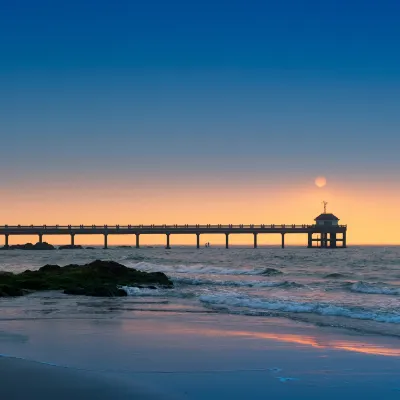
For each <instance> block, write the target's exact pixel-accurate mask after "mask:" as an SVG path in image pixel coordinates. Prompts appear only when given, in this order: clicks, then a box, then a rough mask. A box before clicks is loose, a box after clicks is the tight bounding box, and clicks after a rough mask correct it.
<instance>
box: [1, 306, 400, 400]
mask: <svg viewBox="0 0 400 400" xmlns="http://www.w3.org/2000/svg"><path fill="white" fill-rule="evenodd" d="M107 304H108V303H107ZM104 307H106V304H104ZM70 317H71V318H68V319H64V320H61V319H60V320H55V319H46V318H37V319H32V320H22V319H19V320H14V321H7V322H6V323H4V322H3V324H2V325H4V327H3V326H2V330H3V334H0V353H7V354H8V358H6V357H4V356H0V373H2V377H4V375H3V371H4V369H7V371H8V378H7V380H6V382H7V385H8V386H7V387H8V389H7V390H11V388H12V387H13V385H15V382H21V379H23V378H24V377H28V376H29V377H31V376H32V375H31V374H37V376H38V381H36V380H35V379H33V380H32V382H30V383H28V385H24V387H23V388H21V390H22V391H24V392H21V393H25V395H27V394H28V387H29V385H33V386H30V387H29V390H33V391H32V392H31V393H35V390H36V391H37V392H36V393H37V398H41V399H47V398H46V397H43V396H39V393H40V390H42V389H43V387H46V390H47V387H48V385H50V386H51V387H50V389H51V390H52V391H53V393H56V392H57V391H56V389H57V387H58V389H59V388H62V387H63V385H67V384H68V385H69V384H74V382H78V383H79V384H80V385H81V386H80V387H79V388H78V389H79V390H88V391H89V392H88V393H94V394H96V393H100V392H101V393H100V394H101V395H102V396H103V397H98V396H97V394H96V396H97V397H96V398H99V399H108V398H110V399H111V398H121V399H124V398H125V397H123V396H128V394H129V396H132V395H133V394H135V396H136V397H134V398H143V399H147V398H148V399H158V398H172V397H173V398H176V396H177V398H182V399H199V400H200V399H204V398H207V399H213V400H214V399H220V398H222V397H226V398H230V399H243V398H246V396H247V397H248V396H249V394H250V395H251V397H253V398H266V397H268V396H272V398H282V399H285V400H286V399H292V398H297V399H303V398H307V399H318V398H320V396H322V395H323V396H324V398H327V399H335V398H338V396H342V397H343V396H344V398H348V397H347V396H349V393H351V394H352V395H353V394H354V395H359V396H362V398H364V399H373V398H378V396H381V397H382V398H385V400H386V399H388V400H389V399H390V400H392V399H393V400H394V399H397V398H398V395H399V392H398V390H397V388H398V386H399V385H398V371H399V370H400V350H399V343H400V342H399V340H398V339H394V338H390V337H382V336H375V335H360V334H356V333H354V332H353V333H350V332H348V331H347V330H340V329H335V330H331V329H326V328H320V327H315V326H313V325H310V324H306V323H301V322H295V321H289V320H283V319H280V320H276V319H275V318H265V317H260V318H258V319H255V318H252V317H245V316H234V315H227V314H224V315H221V314H219V315H216V314H190V313H187V314H184V313H157V312H145V311H142V312H135V314H134V316H132V318H129V319H124V318H123V316H122V315H120V317H119V318H110V316H109V317H108V318H100V319H98V318H95V317H92V318H90V317H86V318H82V319H74V318H73V316H70ZM5 349H7V352H6V351H5ZM21 358H22V359H21ZM49 364H50V365H49ZM9 366H11V367H9ZM53 377H54V378H53ZM29 379H31V378H29ZM23 380H24V381H25V379H23ZM40 382H42V383H43V385H44V386H40V385H41V384H40V385H39V383H40ZM49 382H50V383H49ZM138 382H139V383H140V385H141V386H138V385H137V383H138ZM99 388H104V390H103V389H102V390H99ZM90 391H93V392H90ZM2 393H4V391H3V392H2ZM9 393H10V392H9ZM74 393H75V394H76V391H75V392H74ZM111 393H112V394H111ZM116 393H117V394H118V396H117V395H116ZM157 393H158V395H159V394H160V393H162V395H161V397H157ZM360 393H361V394H360ZM100 394H99V395H100ZM108 394H110V396H112V397H107V395H108ZM139 394H140V396H144V397H137V396H138V395H139ZM146 396H150V397H146ZM168 396H170V397H168ZM369 396H370V397H369ZM9 398H13V397H9ZM14 398H16V399H18V398H19V397H14ZM20 398H24V397H20ZM34 398H35V397H34ZM48 398H49V399H50V397H48ZM53 398H54V397H53ZM57 398H61V399H63V398H62V397H59V396H57ZM65 398H68V397H65ZM69 398H71V397H69ZM78 398H79V397H78ZM126 398H129V397H126Z"/></svg>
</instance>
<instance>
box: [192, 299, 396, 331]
mask: <svg viewBox="0 0 400 400" xmlns="http://www.w3.org/2000/svg"><path fill="white" fill-rule="evenodd" d="M200 301H201V302H202V303H204V304H207V305H209V306H228V307H229V306H230V307H243V308H246V309H250V310H267V311H280V312H287V313H311V314H318V315H323V316H337V317H347V318H352V319H360V320H371V321H377V322H385V323H392V324H400V313H389V312H388V313H378V312H374V311H366V310H361V309H350V308H347V307H341V306H336V305H332V304H326V303H305V302H304V303H302V302H296V301H283V300H263V299H257V298H253V297H248V296H240V295H237V294H231V295H230V294H213V295H202V296H200Z"/></svg>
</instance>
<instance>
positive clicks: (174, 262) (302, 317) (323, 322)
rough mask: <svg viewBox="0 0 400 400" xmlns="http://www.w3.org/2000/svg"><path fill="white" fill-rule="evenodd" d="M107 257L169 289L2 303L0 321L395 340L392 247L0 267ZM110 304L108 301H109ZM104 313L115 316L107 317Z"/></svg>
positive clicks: (115, 253)
mask: <svg viewBox="0 0 400 400" xmlns="http://www.w3.org/2000/svg"><path fill="white" fill-rule="evenodd" d="M95 259H102V260H114V261H117V262H120V263H122V264H124V265H126V266H129V267H132V268H136V269H139V270H143V271H162V272H164V273H166V274H167V275H168V276H169V277H170V278H171V279H172V280H173V282H174V288H173V289H157V290H152V289H138V288H126V290H127V292H128V293H129V296H128V298H123V299H118V301H117V302H116V303H115V304H114V305H110V307H109V309H107V310H102V309H100V308H99V307H98V303H99V301H100V300H99V299H93V298H88V297H76V296H68V295H64V294H61V293H48V292H47V293H36V294H32V295H29V296H25V297H21V298H15V299H2V301H1V302H0V318H1V319H2V320H7V319H10V318H11V319H12V318H14V317H15V318H16V317H18V318H20V317H21V310H23V313H22V314H23V317H24V318H35V317H39V316H40V317H41V318H44V317H45V318H49V319H51V318H59V317H61V316H63V315H64V316H65V315H76V314H77V313H78V314H79V317H80V318H85V317H88V318H90V317H92V316H93V315H96V316H97V317H99V316H101V313H102V312H104V313H106V315H107V317H108V318H110V317H111V318H117V319H118V318H125V317H127V316H129V315H130V314H134V313H135V312H138V311H146V312H154V313H163V312H164V313H171V312H174V313H176V312H178V313H198V314H201V313H203V314H206V313H215V314H224V315H236V316H251V317H253V318H258V317H273V318H280V319H282V318H284V319H292V320H296V321H303V322H307V323H310V324H315V325H318V326H327V327H340V328H345V329H349V330H353V331H354V330H355V331H358V332H364V333H374V334H379V335H391V336H393V335H394V336H400V248H399V247H390V246H388V247H383V246H382V247H372V246H371V247H366V246H365V247H361V246H354V247H349V248H347V249H337V250H329V249H307V248H303V247H287V248H286V249H281V248H278V247H260V248H258V249H253V248H245V247H232V248H230V249H225V248H213V247H210V248H201V249H195V248H193V247H179V246H176V247H174V248H173V249H171V250H166V249H164V248H161V247H151V248H150V247H143V248H141V249H135V248H110V249H107V250H104V249H100V248H96V249H93V250H89V249H88V250H55V251H19V250H13V251H2V252H1V253H0V270H3V271H11V272H16V273H17V272H21V271H23V270H25V269H37V268H40V267H41V266H43V265H45V264H59V265H61V266H62V265H66V264H71V263H74V264H80V263H82V264H83V263H87V262H90V261H93V260H95ZM110 304H111V303H110ZM113 307H114V311H115V313H114V314H113Z"/></svg>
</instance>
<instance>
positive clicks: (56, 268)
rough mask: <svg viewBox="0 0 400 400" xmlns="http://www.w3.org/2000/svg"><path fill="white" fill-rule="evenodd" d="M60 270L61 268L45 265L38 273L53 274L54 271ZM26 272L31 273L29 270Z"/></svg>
mask: <svg viewBox="0 0 400 400" xmlns="http://www.w3.org/2000/svg"><path fill="white" fill-rule="evenodd" d="M60 269H61V267H60V266H59V265H51V264H46V265H45V266H43V267H41V268H39V271H40V272H52V271H53V272H54V271H59V270H60ZM27 271H29V272H32V271H30V270H29V269H28V270H27Z"/></svg>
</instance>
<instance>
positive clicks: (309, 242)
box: [307, 232, 312, 249]
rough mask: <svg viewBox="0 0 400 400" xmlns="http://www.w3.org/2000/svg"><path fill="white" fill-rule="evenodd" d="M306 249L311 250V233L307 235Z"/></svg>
mask: <svg viewBox="0 0 400 400" xmlns="http://www.w3.org/2000/svg"><path fill="white" fill-rule="evenodd" d="M307 247H308V248H309V249H311V248H312V233H311V232H309V233H308V245H307Z"/></svg>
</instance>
